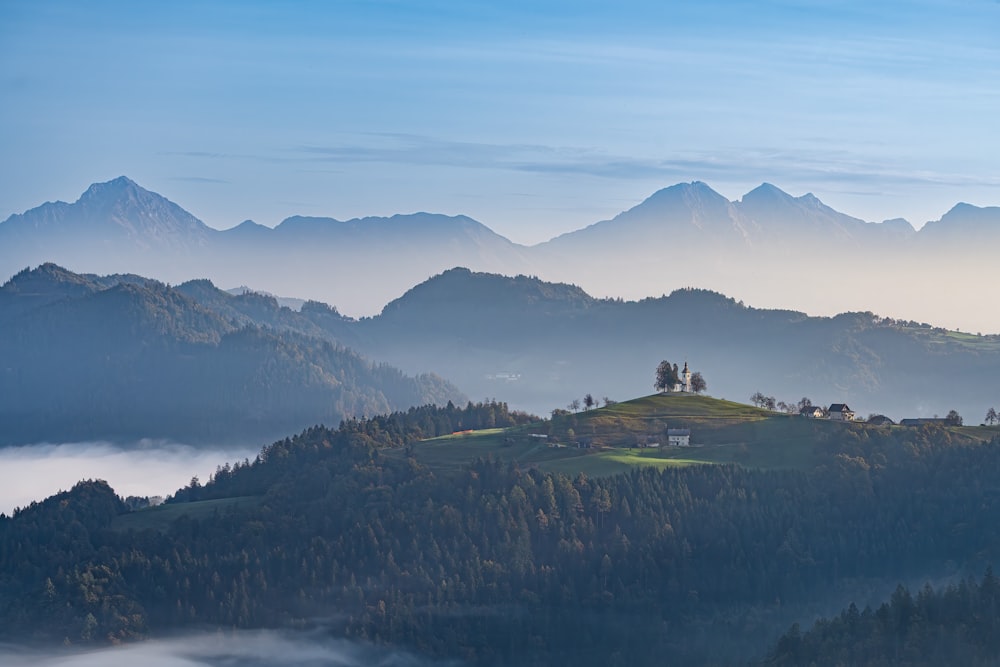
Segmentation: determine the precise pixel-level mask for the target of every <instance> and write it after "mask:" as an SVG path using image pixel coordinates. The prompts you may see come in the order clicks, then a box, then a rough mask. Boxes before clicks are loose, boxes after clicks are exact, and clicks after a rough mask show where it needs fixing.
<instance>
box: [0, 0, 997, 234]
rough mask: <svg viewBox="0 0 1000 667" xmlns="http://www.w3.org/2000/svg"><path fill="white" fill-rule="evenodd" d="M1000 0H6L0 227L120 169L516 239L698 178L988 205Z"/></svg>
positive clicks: (854, 197)
mask: <svg viewBox="0 0 1000 667" xmlns="http://www.w3.org/2000/svg"><path fill="white" fill-rule="evenodd" d="M998 35H1000V2H998V1H997V0H950V1H948V2H943V1H938V0H907V1H906V2H901V1H892V0H890V1H886V2H878V3H871V2H858V1H855V0H846V1H838V2H822V1H817V0H801V1H796V0H786V1H772V0H757V1H753V2H750V1H742V0H705V1H703V2H697V3H672V2H671V3H667V2H657V1H648V2H647V1H632V2H629V1H624V2H619V3H607V2H597V1H593V0H572V1H569V0H559V1H555V2H539V1H537V0H535V1H532V2H528V1H522V0H512V1H509V2H501V3H498V2H486V1H478V0H465V1H462V2H456V1H453V0H446V1H444V0H421V1H420V2H411V1H407V0H360V1H356V2H353V1H350V0H342V1H337V2H326V1H319V0H316V1H296V0H289V1H284V2H261V1H254V0H242V1H240V2H236V1H231V2H222V1H219V0H197V1H189V0H175V1H172V2H169V3H136V2H126V1H116V0H88V2H85V3H84V2H78V0H70V1H65V2H64V1H57V0H52V1H46V0H31V1H28V0H0V92H2V104H0V151H2V153H3V155H4V159H3V160H2V161H0V219H5V218H6V217H7V216H8V215H10V214H12V213H20V212H23V211H24V210H26V209H28V208H32V207H34V206H37V205H39V204H41V203H42V202H45V201H53V200H63V201H74V200H75V199H76V198H77V197H79V195H80V194H81V193H82V192H83V190H85V189H86V187H87V186H88V185H89V184H90V183H93V182H98V181H106V180H109V179H111V178H114V177H117V176H120V175H126V176H129V177H130V178H132V179H133V180H135V181H136V182H138V183H139V184H140V185H142V186H144V187H146V188H147V189H150V190H153V191H156V192H159V193H160V194H162V195H164V196H166V197H167V198H169V199H171V200H173V201H175V202H177V203H178V204H180V205H181V206H183V207H184V208H186V209H187V210H189V211H191V212H192V213H193V214H195V215H196V216H198V217H199V218H201V219H202V220H203V221H205V222H206V223H207V224H209V225H211V226H213V227H217V228H222V229H224V228H228V227H231V226H234V225H236V224H238V223H240V222H241V221H243V220H245V219H253V220H255V221H257V222H259V223H261V224H264V225H268V226H273V225H276V224H278V223H279V222H280V221H281V220H282V219H284V218H286V217H288V216H291V215H296V214H300V215H321V216H331V217H335V218H338V219H347V218H351V217H360V216H366V215H391V214H393V213H409V212H415V211H431V212H439V213H447V214H466V215H470V216H471V217H473V218H476V219H477V220H479V221H480V222H483V223H484V224H486V225H488V226H489V227H491V228H492V229H494V230H495V231H497V232H499V233H501V234H504V235H505V236H507V237H508V238H511V239H512V240H514V241H517V242H521V243H536V242H539V241H543V240H546V239H548V238H551V237H553V236H556V235H558V234H560V233H563V232H566V231H570V230H573V229H578V228H580V227H583V226H585V225H587V224H590V223H592V222H595V221H598V220H602V219H607V218H610V217H613V216H614V215H615V214H617V213H618V212H620V211H622V210H625V209H627V208H629V207H631V206H634V205H635V204H637V203H639V202H640V201H641V200H643V199H644V198H645V197H647V196H649V195H650V194H652V193H653V192H655V191H656V190H658V189H660V188H663V187H666V186H669V185H672V184H674V183H677V182H682V181H693V180H701V181H705V182H706V183H708V184H709V185H711V186H712V187H713V188H714V189H716V190H718V191H719V192H721V193H722V194H723V195H725V196H727V197H729V198H730V199H739V198H740V197H741V196H742V195H743V194H744V193H746V192H747V191H749V190H750V189H752V188H753V187H755V186H756V185H758V184H760V183H761V182H765V181H766V182H770V183H773V184H775V185H777V186H779V187H781V188H782V189H784V190H786V191H787V192H789V193H790V194H793V195H796V196H798V195H801V194H805V193H806V192H812V193H814V194H815V195H816V196H818V197H819V198H820V199H821V200H823V201H824V202H825V203H827V204H829V205H830V206H833V207H834V208H836V209H838V210H840V211H842V212H845V213H848V214H850V215H854V216H856V217H860V218H863V219H866V220H872V221H881V220H884V219H887V218H895V217H905V218H907V219H908V220H910V221H911V222H912V223H913V224H914V225H915V226H917V227H919V226H920V225H922V224H923V223H924V222H925V221H927V220H933V219H938V218H940V217H941V216H942V215H943V214H944V213H945V212H946V211H947V210H948V209H950V208H951V207H952V206H953V205H954V204H955V203H957V202H959V201H965V202H969V203H972V204H976V205H980V206H985V205H997V204H1000V150H998V148H1000V133H998V132H997V130H998V121H997V119H998V118H1000V86H998V85H997V82H998V81H1000V38H998Z"/></svg>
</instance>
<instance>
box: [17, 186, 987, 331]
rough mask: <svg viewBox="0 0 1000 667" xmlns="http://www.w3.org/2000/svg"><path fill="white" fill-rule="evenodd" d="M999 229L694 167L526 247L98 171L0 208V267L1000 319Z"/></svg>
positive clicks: (426, 223) (264, 286)
mask: <svg viewBox="0 0 1000 667" xmlns="http://www.w3.org/2000/svg"><path fill="white" fill-rule="evenodd" d="M81 202H82V203H81ZM101 202H103V203H101ZM36 222H37V224H34V223H36ZM43 223H44V224H43ZM88 224H89V225H92V226H93V230H92V232H91V233H87V232H86V230H88V229H90V228H89V227H87V225H88ZM67 230H68V231H67ZM94 230H96V231H94ZM994 241H995V242H997V243H1000V208H997V207H986V208H980V207H973V206H971V205H967V204H959V205H956V206H955V207H953V209H952V210H951V211H949V212H948V213H947V214H945V215H944V216H942V218H941V219H940V220H939V221H936V222H930V223H927V224H926V225H925V226H924V227H923V228H921V229H920V230H914V229H913V227H912V225H910V224H909V223H908V222H906V221H903V220H900V219H890V220H887V221H884V222H881V223H879V222H866V221H864V220H861V219H859V218H854V217H852V216H849V215H846V214H843V213H840V212H838V211H836V210H834V209H832V208H831V207H829V206H827V205H826V204H824V203H823V202H821V201H820V200H819V199H818V198H816V197H815V196H814V195H812V194H805V195H802V196H799V197H794V196H792V195H790V194H788V193H786V192H784V191H782V190H781V189H780V188H778V187H776V186H774V185H772V184H770V183H763V184H761V185H760V186H758V187H757V188H754V189H753V190H751V191H750V192H748V193H747V194H746V195H744V196H743V197H742V198H741V199H740V200H737V201H729V200H728V199H727V198H725V197H723V196H722V195H721V194H719V193H718V192H716V191H715V190H713V189H712V188H711V187H709V186H708V185H707V184H706V183H704V182H702V181H693V182H691V183H679V184H676V185H673V186H669V187H667V188H662V189H660V190H658V191H656V192H655V193H653V195H651V196H650V197H648V198H646V199H645V200H643V201H642V202H640V203H638V204H637V205H636V206H633V207H632V208H630V209H628V210H626V211H623V212H622V213H620V214H618V215H617V216H615V217H614V218H612V219H610V220H603V221H599V222H595V223H593V224H591V225H588V226H585V227H583V228H582V229H579V230H576V231H573V232H568V233H566V234H563V235H560V236H557V237H555V238H553V239H550V240H548V241H545V242H543V243H539V244H535V245H532V246H523V245H518V244H516V243H514V242H512V241H511V240H509V239H507V238H506V237H504V236H503V235H501V234H498V233H496V232H495V231H493V230H492V229H490V228H489V227H488V226H487V225H484V224H482V223H480V222H478V221H476V220H475V219H473V218H471V217H468V216H465V215H440V214H431V213H411V214H397V215H394V216H389V217H374V216H373V217H365V218H353V219H350V220H346V221H340V220H337V219H335V218H325V217H316V216H291V217H289V218H286V219H285V220H284V221H282V222H281V223H280V224H279V225H278V226H276V227H273V228H272V227H266V226H264V225H259V224H257V223H254V222H252V221H244V222H243V223H241V224H239V225H237V226H235V227H232V228H230V229H227V230H222V231H220V230H217V229H213V228H211V227H208V226H207V225H205V224H204V223H203V222H201V221H200V220H198V219H197V218H195V217H194V216H192V215H190V214H188V213H187V212H186V211H183V209H181V208H180V207H179V206H177V205H176V204H173V203H172V202H170V201H169V200H167V199H166V198H163V197H160V196H159V195H156V194H155V193H150V192H149V191H147V190H144V189H142V188H141V187H140V186H138V185H137V184H135V183H134V182H133V181H131V180H129V179H127V178H125V177H122V178H119V179H115V180H114V181H110V182H108V183H105V184H95V185H94V186H91V188H88V191H87V192H86V193H84V196H81V198H80V199H79V200H78V201H77V202H76V203H74V204H66V203H64V202H57V203H49V204H43V205H42V206H40V207H36V208H35V209H31V210H29V211H27V212H25V213H23V214H15V215H13V216H11V217H10V218H8V219H7V221H5V222H3V223H0V275H2V274H3V273H4V271H6V272H7V273H8V275H13V274H14V273H15V272H17V271H19V270H20V269H21V268H23V267H24V266H26V265H36V264H41V263H43V262H47V261H53V262H56V263H58V264H63V265H67V266H73V267H74V268H75V269H77V270H80V271H82V272H86V273H94V274H104V273H123V274H127V273H134V274H143V275H150V276H154V277H156V278H157V279H159V280H163V281H166V282H182V281H184V280H187V279H189V278H190V277H191V276H204V277H207V278H211V279H212V280H213V282H214V283H215V284H222V285H225V284H229V285H236V284H252V285H254V286H255V287H256V288H258V289H261V290H264V291H267V292H270V293H274V294H286V295H292V294H294V295H295V296H296V297H299V298H302V299H306V300H309V299H311V300H315V301H322V302H329V303H335V304H337V306H338V307H339V308H340V309H341V310H342V311H343V312H345V313H348V314H352V315H366V316H367V315H374V314H376V313H378V312H379V311H380V310H381V309H382V307H384V306H385V305H386V304H387V303H389V302H390V301H391V300H393V299H395V298H396V297H398V296H399V295H400V294H401V293H402V292H404V291H405V290H407V289H409V288H411V287H413V286H414V285H415V284H418V283H420V282H421V281H423V280H425V279H427V278H428V277H431V276H434V275H437V274H439V273H441V272H442V271H445V270H448V269H450V268H452V267H455V266H468V267H470V268H472V269H474V270H476V271H482V272H487V273H499V274H504V275H518V274H524V275H537V276H539V277H542V278H544V279H546V280H548V281H554V282H569V283H574V284H577V285H579V286H580V287H582V288H583V289H585V290H587V291H588V292H589V293H591V294H594V295H595V296H599V297H604V296H610V297H623V298H628V299H636V298H642V297H645V296H653V295H656V294H665V293H668V292H670V291H672V290H674V289H676V288H678V287H683V286H686V285H698V286H701V287H705V288H708V289H713V290H717V291H721V292H724V293H726V294H730V295H732V296H734V297H736V298H739V299H743V300H746V301H749V302H754V303H757V304H758V305H761V306H767V307H792V308H795V309H798V310H804V311H808V312H819V313H822V314H832V313H836V312H840V311H844V310H872V311H878V312H883V313H886V314H887V315H891V316H893V317H896V318H902V319H910V320H916V321H931V322H936V323H939V324H948V325H949V326H950V327H951V328H962V329H965V330H968V331H996V332H1000V316H998V315H996V314H994V313H991V312H989V311H988V310H986V309H983V308H981V307H980V305H979V303H980V302H979V301H978V299H977V298H976V296H975V293H974V292H973V291H970V290H968V289H966V286H967V285H969V284H976V283H977V282H978V281H981V280H983V279H990V278H991V277H995V278H996V279H997V280H1000V269H998V267H997V264H996V262H995V261H994V258H993V256H992V254H991V253H990V250H989V249H990V247H992V245H993V244H994ZM945 251H946V252H947V256H942V255H941V253H942V252H945ZM848 266H849V267H850V268H849V270H845V269H847V267H848ZM748 276H753V279H752V280H748V279H747V278H748ZM832 277H835V278H832ZM832 280H835V282H836V284H837V285H838V288H837V289H836V290H831V289H829V286H830V284H831V281H832Z"/></svg>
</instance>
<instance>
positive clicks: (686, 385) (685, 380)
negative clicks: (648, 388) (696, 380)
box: [674, 361, 693, 394]
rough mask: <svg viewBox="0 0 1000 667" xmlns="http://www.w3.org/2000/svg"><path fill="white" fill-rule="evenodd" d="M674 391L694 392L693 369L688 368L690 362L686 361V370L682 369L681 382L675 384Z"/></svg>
mask: <svg viewBox="0 0 1000 667" xmlns="http://www.w3.org/2000/svg"><path fill="white" fill-rule="evenodd" d="M674 391H679V392H681V393H684V394H690V393H693V392H692V389H691V371H690V370H688V362H686V361H685V362H684V370H683V371H681V377H680V382H678V383H677V384H675V385H674Z"/></svg>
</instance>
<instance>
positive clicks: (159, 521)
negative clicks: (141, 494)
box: [111, 496, 261, 532]
mask: <svg viewBox="0 0 1000 667" xmlns="http://www.w3.org/2000/svg"><path fill="white" fill-rule="evenodd" d="M260 500H261V499H260V496H240V497H238V498H221V499H219V500H200V501H198V502H193V503H176V504H170V505H157V506H156V507H148V508H145V509H141V510H136V511H135V512H129V513H128V514H122V515H121V516H118V517H116V518H115V520H114V521H113V522H112V523H111V528H112V529H113V530H120V531H126V530H158V531H161V532H164V531H166V530H167V529H168V528H169V527H170V524H171V523H173V522H174V521H176V520H177V519H179V518H180V517H182V516H185V515H186V516H189V517H191V518H192V519H204V518H207V517H211V516H213V515H214V514H216V513H219V514H225V513H227V512H231V511H236V510H240V509H244V508H250V507H254V506H256V505H259V504H260Z"/></svg>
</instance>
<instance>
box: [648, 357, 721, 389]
mask: <svg viewBox="0 0 1000 667" xmlns="http://www.w3.org/2000/svg"><path fill="white" fill-rule="evenodd" d="M687 370H688V367H687V362H684V371H687ZM690 378H691V387H690V390H691V391H693V392H694V393H696V394H700V393H701V392H703V391H705V390H707V389H708V383H707V382H705V378H704V377H702V375H701V373H700V372H698V371H695V372H693V373H691V375H690ZM676 387H684V375H683V374H682V373H681V371H680V370H679V369H678V367H677V364H671V363H670V362H669V361H667V360H666V359H664V360H663V361H661V362H660V363H659V365H657V367H656V379H655V380H654V382H653V389H656V390H657V391H674V389H675V388H676Z"/></svg>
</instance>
